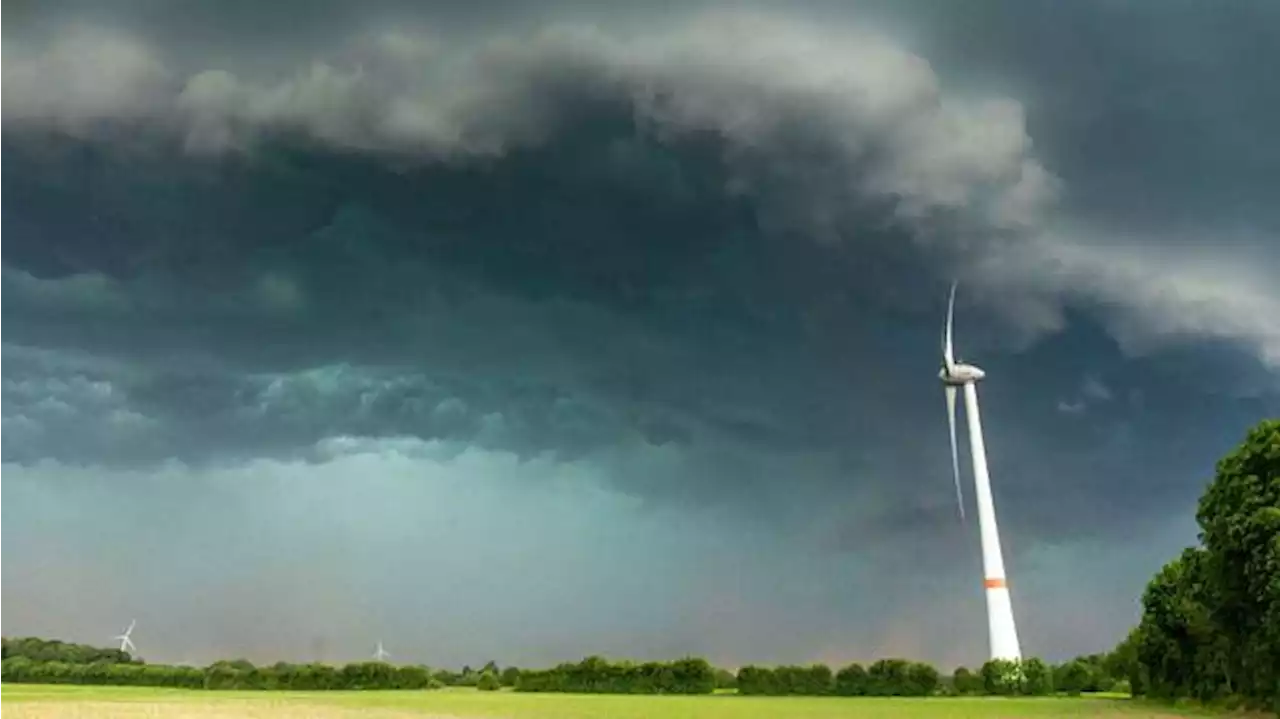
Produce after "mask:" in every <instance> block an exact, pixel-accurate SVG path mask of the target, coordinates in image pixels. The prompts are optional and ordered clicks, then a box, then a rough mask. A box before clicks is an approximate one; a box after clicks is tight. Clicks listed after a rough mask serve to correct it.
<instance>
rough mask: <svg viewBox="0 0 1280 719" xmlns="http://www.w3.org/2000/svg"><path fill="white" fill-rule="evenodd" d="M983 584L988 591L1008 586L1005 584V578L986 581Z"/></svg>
mask: <svg viewBox="0 0 1280 719" xmlns="http://www.w3.org/2000/svg"><path fill="white" fill-rule="evenodd" d="M982 584H983V585H984V586H986V588H987V589H1004V587H1005V586H1006V585H1005V583H1004V577H996V578H994V579H986V580H983V582H982Z"/></svg>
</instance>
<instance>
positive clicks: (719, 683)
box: [716, 668, 738, 689]
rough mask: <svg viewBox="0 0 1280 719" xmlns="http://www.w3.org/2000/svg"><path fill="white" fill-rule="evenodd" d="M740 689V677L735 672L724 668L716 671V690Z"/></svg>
mask: <svg viewBox="0 0 1280 719" xmlns="http://www.w3.org/2000/svg"><path fill="white" fill-rule="evenodd" d="M737 687H738V677H737V676H736V675H734V673H733V672H731V671H729V670H728V669H724V668H717V669H716V689H736V688H737Z"/></svg>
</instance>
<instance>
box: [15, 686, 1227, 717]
mask: <svg viewBox="0 0 1280 719" xmlns="http://www.w3.org/2000/svg"><path fill="white" fill-rule="evenodd" d="M2 697H3V702H4V711H5V712H7V713H6V714H5V716H6V717H10V718H11V719H24V718H26V719H72V718H73V717H102V718H104V719H134V718H141V717H192V718H193V719H231V717H246V718H248V719H254V718H257V717H288V718H290V719H293V718H296V719H304V718H310V717H315V718H316V719H341V718H346V717H350V718H351V719H357V718H359V719H366V718H368V719H374V718H377V717H386V718H390V717H425V718H428V719H447V718H449V717H492V718H493V719H499V718H509V719H525V718H527V719H588V718H592V719H594V718H596V717H598V718H599V719H695V718H699V719H700V718H703V717H705V718H707V719H774V718H776V717H797V718H798V719H826V718H827V717H832V718H835V717H841V718H842V719H847V718H849V717H868V718H869V719H897V718H898V717H902V718H903V719H906V718H908V717H923V718H924V719H943V718H944V717H954V718H955V719H979V718H980V717H992V718H995V717H1007V718H1009V719H1013V718H1015V717H1041V718H1046V719H1048V718H1057V717H1063V718H1064V719H1065V718H1067V717H1094V718H1101V719H1105V718H1107V717H1151V718H1155V717H1160V718H1161V719H1174V718H1175V717H1203V716H1211V715H1209V714H1205V713H1202V712H1196V711H1189V710H1188V711H1183V710H1173V709H1171V708H1169V707H1165V706H1160V705H1155V704H1147V703H1143V702H1137V701H1132V700H1129V699H1120V698H1099V697H1086V698H1078V699H1068V698H1021V699H1001V698H977V697H975V698H960V699H949V698H940V697H935V698H928V699H880V698H874V699H850V698H816V697H740V696H735V695H732V694H717V695H714V696H698V697H683V696H616V695H581V694H516V693H512V692H505V691H504V692H493V693H486V692H477V691H474V690H466V689H448V690H442V691H430V692H422V691H405V692H397V691H379V692H336V691H335V692H279V691H273V692H231V691H228V692H203V691H185V690H175V689H148V688H139V687H83V686H43V685H30V684H27V685H15V684H7V685H4V687H3V691H2Z"/></svg>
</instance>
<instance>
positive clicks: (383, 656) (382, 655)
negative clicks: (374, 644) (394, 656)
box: [373, 639, 391, 662]
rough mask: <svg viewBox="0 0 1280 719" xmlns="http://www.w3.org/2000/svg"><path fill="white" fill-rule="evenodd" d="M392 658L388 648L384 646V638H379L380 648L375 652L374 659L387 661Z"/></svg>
mask: <svg viewBox="0 0 1280 719" xmlns="http://www.w3.org/2000/svg"><path fill="white" fill-rule="evenodd" d="M390 658H391V655H390V654H389V653H388V652H387V650H385V649H383V648H382V640H381V639H379V640H378V650H377V651H376V652H374V653H373V660H374V661H377V662H385V661H387V660H388V659H390Z"/></svg>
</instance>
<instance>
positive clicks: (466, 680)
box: [2, 638, 1123, 696]
mask: <svg viewBox="0 0 1280 719" xmlns="http://www.w3.org/2000/svg"><path fill="white" fill-rule="evenodd" d="M2 665H3V671H2V674H3V680H4V681H6V682H25V683H40V684H115V685H133V686H153V687H173V688H185V689H214V690H217V689H250V690H272V689H282V690H283V689H292V690H307V691H317V690H337V689H346V690H377V689H437V688H441V687H445V686H468V687H475V688H477V689H480V690H489V691H493V690H498V689H501V688H504V687H509V688H512V689H514V690H515V691H520V692H572V693H587V694H710V693H711V692H713V691H715V690H716V689H735V688H736V689H737V690H738V692H739V693H740V694H744V695H768V696H787V695H809V696H934V695H955V694H974V695H977V694H1004V695H1013V694H1018V695H1037V694H1050V693H1053V692H1055V691H1065V692H1069V693H1078V692H1080V691H1101V690H1114V689H1116V688H1117V686H1116V682H1117V681H1118V679H1117V672H1118V671H1120V672H1122V671H1123V670H1122V669H1117V667H1120V666H1121V665H1120V664H1118V663H1116V662H1115V661H1113V658H1112V657H1110V656H1109V655H1094V656H1092V657H1082V658H1079V659H1075V660H1072V661H1071V662H1067V663H1065V664H1063V665H1060V666H1058V667H1054V668H1050V667H1049V666H1048V665H1046V664H1045V663H1044V662H1042V661H1040V660H1039V659H1028V660H1027V661H1025V662H1020V663H1018V662H1015V663H1010V662H988V663H987V664H986V665H984V666H983V667H982V668H981V669H979V670H978V671H976V672H971V671H969V670H968V669H966V668H964V667H960V668H958V669H956V670H955V671H954V672H952V675H951V676H950V677H943V676H941V675H940V673H939V672H938V670H937V669H935V668H934V667H933V666H931V665H928V664H924V663H921V662H912V661H907V660H905V659H883V660H880V661H877V662H873V663H871V664H870V665H869V666H868V667H866V668H863V666H862V665H860V664H856V663H855V664H850V665H848V666H846V667H843V668H841V669H840V670H839V671H835V672H833V671H832V670H831V669H830V668H829V667H827V666H824V665H821V664H815V665H810V666H805V667H800V666H778V667H762V666H746V667H742V668H741V669H740V670H738V672H737V673H736V674H734V673H733V672H730V671H728V670H726V669H722V668H721V669H717V668H715V667H713V666H712V665H711V664H710V663H709V662H707V661H706V660H705V659H701V658H697V657H686V658H683V659H678V660H675V661H671V662H642V663H637V662H629V661H610V660H607V659H605V658H603V657H598V656H593V657H587V658H586V659H583V660H582V661H580V662H577V663H572V662H567V663H563V664H560V665H558V666H555V667H553V668H550V669H540V670H529V669H525V670H521V669H519V668H517V667H506V668H505V669H503V668H499V667H498V665H497V664H496V663H495V662H492V661H491V662H488V663H487V664H485V665H484V666H483V667H481V668H479V669H472V668H471V667H469V666H468V667H463V668H462V670H461V671H457V672H455V671H451V670H448V669H437V670H432V669H431V668H429V667H426V666H422V665H404V666H397V665H393V664H389V663H387V662H378V661H365V662H353V663H350V664H346V665H342V666H334V665H330V664H321V663H310V664H290V663H287V662H278V663H276V664H272V665H269V666H255V665H254V664H253V663H252V662H249V661H247V660H244V659H236V660H222V661H217V662H214V663H213V664H210V665H209V666H207V667H194V666H171V665H163V664H147V663H145V662H143V661H142V660H140V659H137V658H135V657H132V656H130V655H129V654H128V653H126V652H122V651H118V650H114V649H98V648H95V647H88V646H85V645H80V644H71V643H67V642H59V641H50V640H43V639H37V638H23V639H5V640H4V641H3V662H2Z"/></svg>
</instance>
